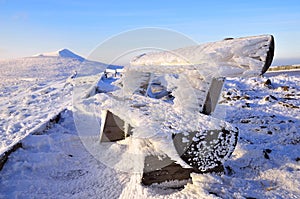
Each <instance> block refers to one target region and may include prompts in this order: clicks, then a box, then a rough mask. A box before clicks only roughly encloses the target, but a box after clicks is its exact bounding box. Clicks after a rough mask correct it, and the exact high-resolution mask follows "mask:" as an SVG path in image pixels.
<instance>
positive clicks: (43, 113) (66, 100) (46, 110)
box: [0, 50, 104, 154]
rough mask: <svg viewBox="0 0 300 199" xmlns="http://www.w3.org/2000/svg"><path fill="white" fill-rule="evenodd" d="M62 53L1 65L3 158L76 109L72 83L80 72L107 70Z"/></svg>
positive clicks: (0, 152)
mask: <svg viewBox="0 0 300 199" xmlns="http://www.w3.org/2000/svg"><path fill="white" fill-rule="evenodd" d="M59 52H61V51H57V52H55V53H48V54H51V55H53V56H34V57H26V58H20V59H12V60H5V61H1V62H0V77H1V82H0V109H1V112H0V154H2V153H3V152H5V151H6V150H7V148H9V147H11V146H13V145H14V144H16V143H17V142H18V141H19V140H21V139H22V138H24V137H25V136H26V135H28V134H30V132H32V131H35V130H37V129H38V128H39V126H40V125H42V124H44V123H45V122H47V121H49V119H52V117H54V116H56V115H57V114H58V113H59V112H60V111H62V110H63V109H65V108H66V107H68V106H72V87H73V85H72V83H70V82H69V81H68V79H70V78H72V76H76V73H77V71H78V70H81V68H86V69H85V70H82V71H84V73H83V74H90V73H97V72H100V71H103V70H104V64H102V63H99V62H91V61H83V60H82V58H80V59H78V57H79V56H75V57H74V56H73V54H72V53H71V52H70V51H68V50H64V51H63V52H69V54H67V55H65V54H63V55H64V56H60V54H59ZM55 54H57V55H59V56H55ZM68 55H69V56H68ZM96 70H98V71H96Z"/></svg>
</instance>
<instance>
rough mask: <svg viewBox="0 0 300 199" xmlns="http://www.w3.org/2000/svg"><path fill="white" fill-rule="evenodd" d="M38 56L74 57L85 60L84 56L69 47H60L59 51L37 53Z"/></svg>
mask: <svg viewBox="0 0 300 199" xmlns="http://www.w3.org/2000/svg"><path fill="white" fill-rule="evenodd" d="M35 56H37V57H63V58H73V59H78V60H80V61H83V60H84V58H83V57H81V56H79V55H76V54H75V53H73V52H72V51H70V50H68V49H60V50H58V51H55V52H48V53H41V54H37V55H35Z"/></svg>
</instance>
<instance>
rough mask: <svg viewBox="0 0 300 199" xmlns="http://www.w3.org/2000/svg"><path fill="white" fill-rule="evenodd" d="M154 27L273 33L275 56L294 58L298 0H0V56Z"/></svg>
mask: <svg viewBox="0 0 300 199" xmlns="http://www.w3.org/2000/svg"><path fill="white" fill-rule="evenodd" d="M141 27H160V28H168V29H173V30H176V31H179V32H181V33H183V34H185V35H187V36H189V37H191V38H193V39H194V40H196V41H197V42H199V43H204V42H210V41H217V40H221V39H223V38H225V37H241V36H250V35H259V34H273V35H274V36H275V41H276V54H275V55H276V58H277V59H278V60H279V59H282V60H283V59H285V61H286V63H288V62H298V63H300V2H299V1H298V0H294V1H289V0H286V1H282V0H280V1H279V0H271V1H267V0H265V1H258V0H252V1H240V0H239V1H212V0H211V1H188V0H187V1H176V0H151V1H143V0H139V1H114V0H110V1H108V0H105V1H96V0H85V1H78V0H72V1H69V0H52V1H44V0H0V59H2V58H14V57H24V56H30V55H33V54H37V53H40V52H48V51H55V50H58V49H60V48H69V49H71V50H73V51H74V52H76V53H78V54H80V55H82V56H88V55H89V53H90V52H91V51H92V50H93V49H94V48H95V47H97V45H99V43H101V42H103V41H104V40H105V39H107V38H109V37H111V36H112V35H115V34H118V33H120V32H123V31H126V30H130V29H135V28H141Z"/></svg>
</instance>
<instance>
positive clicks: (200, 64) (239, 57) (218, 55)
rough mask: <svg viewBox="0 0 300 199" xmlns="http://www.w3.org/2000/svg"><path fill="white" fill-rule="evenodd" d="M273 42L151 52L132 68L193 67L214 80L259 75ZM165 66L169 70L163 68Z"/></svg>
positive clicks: (266, 38) (259, 39)
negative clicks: (214, 78) (222, 77)
mask: <svg viewBox="0 0 300 199" xmlns="http://www.w3.org/2000/svg"><path fill="white" fill-rule="evenodd" d="M272 39H273V38H272V36H271V35H261V36H253V37H244V38H236V39H232V38H230V39H226V40H223V41H218V42H211V43H206V44H201V45H198V46H191V47H186V48H180V49H176V50H172V51H164V52H156V53H148V54H144V55H141V56H138V57H136V58H134V59H133V60H132V61H131V65H132V66H133V67H134V68H135V69H136V70H137V69H141V70H145V69H146V70H147V68H150V67H151V69H152V68H156V70H164V69H165V68H168V67H167V66H169V67H171V68H172V70H180V69H181V68H182V67H185V68H186V67H188V66H190V68H191V69H196V70H198V71H199V73H200V74H202V75H204V76H213V77H221V76H235V75H237V74H239V75H250V74H251V75H259V74H261V73H262V69H263V67H264V64H265V62H266V59H267V52H268V51H269V47H270V45H271V42H272ZM162 65H163V66H166V67H160V66H162ZM145 66H147V67H145ZM176 66H177V67H176ZM151 69H150V70H151ZM169 71H170V69H169Z"/></svg>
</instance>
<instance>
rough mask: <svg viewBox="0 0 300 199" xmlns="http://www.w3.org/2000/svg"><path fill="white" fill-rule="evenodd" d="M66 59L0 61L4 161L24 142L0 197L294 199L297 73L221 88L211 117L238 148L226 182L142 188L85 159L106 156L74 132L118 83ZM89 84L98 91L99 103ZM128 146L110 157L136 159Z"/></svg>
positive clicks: (197, 178)
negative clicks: (231, 130) (229, 131)
mask: <svg viewBox="0 0 300 199" xmlns="http://www.w3.org/2000/svg"><path fill="white" fill-rule="evenodd" d="M67 54H68V56H61V55H60V54H59V53H58V54H57V53H56V54H55V53H50V54H44V55H43V56H37V57H30V58H22V59H17V60H8V61H1V62H0V76H1V86H0V99H1V102H0V108H1V113H0V114H1V115H0V150H1V151H0V154H2V155H3V154H4V152H6V151H8V150H9V149H10V148H11V147H12V146H13V145H15V144H16V143H18V142H20V143H21V145H20V146H19V148H18V149H17V150H16V151H14V152H12V153H11V154H10V155H9V158H8V161H7V162H6V164H4V166H3V168H2V170H1V171H0V198H295V199H296V198H299V197H300V189H299V187H300V163H299V161H300V155H299V149H300V147H299V145H300V130H299V129H300V95H299V93H300V71H294V72H293V73H289V72H277V73H266V74H265V76H264V77H244V78H227V79H226V81H225V85H224V87H223V90H222V93H221V97H220V99H219V103H218V106H217V109H216V111H215V113H214V117H216V118H217V119H220V120H224V121H226V122H228V123H230V124H232V125H233V126H234V127H237V128H239V140H238V144H237V146H236V149H235V150H234V152H233V154H232V156H231V157H230V158H229V159H228V160H227V161H225V163H224V167H225V174H223V175H217V174H196V173H193V174H192V179H191V180H190V181H188V182H184V183H182V182H177V181H174V182H167V183H163V184H160V185H157V184H153V185H151V186H143V185H141V183H140V180H141V173H134V172H124V171H120V170H118V169H114V168H112V167H110V165H108V164H106V163H105V162H103V161H99V159H97V158H95V156H94V154H93V153H91V150H96V151H98V153H99V155H100V156H101V154H102V152H103V151H101V149H105V148H103V147H102V146H98V143H99V140H98V139H99V137H97V134H90V137H89V138H92V139H93V140H92V141H91V142H89V143H91V148H89V147H87V146H86V143H87V142H84V141H83V140H82V139H83V138H82V136H83V135H82V134H79V133H78V130H80V131H81V130H82V129H85V132H87V134H89V132H96V133H97V132H100V129H92V127H94V126H93V125H94V124H93V125H92V124H91V126H89V125H87V126H80V125H78V123H77V122H76V123H75V121H77V120H78V118H77V117H78V114H85V115H84V117H82V118H89V117H90V116H91V115H93V114H95V110H96V112H97V111H98V110H97V105H100V104H101V103H103V104H104V103H105V101H104V100H103V99H108V97H106V95H107V96H110V93H111V92H114V91H116V92H117V90H118V88H117V87H116V84H115V82H117V81H118V78H115V77H113V76H109V77H107V78H104V73H103V71H104V69H105V67H106V66H105V65H104V64H102V63H98V62H90V61H88V60H85V61H83V60H81V59H77V58H76V57H74V56H73V55H72V54H71V53H67ZM76 71H77V72H76ZM78 71H80V72H78ZM75 76H76V77H75ZM74 77H75V79H74ZM99 80H100V81H99ZM95 83H96V84H98V85H101V87H100V88H98V92H99V89H101V92H100V93H98V94H97V92H96V91H95V89H96V88H95ZM101 100H102V101H101ZM138 100H139V99H136V101H138ZM95 102H96V103H95ZM97 103H98V104H97ZM91 104H92V105H93V106H89V105H91ZM95 105H96V108H95V107H94V106H95ZM112 105H113V104H110V103H108V104H107V106H112ZM101 106H102V105H101ZM119 106H120V110H121V108H122V107H121V105H119ZM154 106H156V105H155V103H154V105H153V107H154ZM157 106H158V105H157ZM86 107H89V108H90V112H88V111H87V110H86ZM115 109H118V107H117V106H116V107H115ZM82 110H84V111H82ZM164 110H165V109H164ZM166 110H167V106H166ZM146 111H147V110H146ZM120 112H121V111H120ZM126 113H128V112H126ZM126 113H124V114H125V115H126ZM120 114H121V113H120ZM134 114H135V113H134ZM157 115H158V116H160V115H159V114H157ZM138 116H139V115H138V114H137V115H135V117H132V118H136V117H138ZM50 119H52V120H51V121H50V122H49V120H50ZM88 122H91V121H90V120H88ZM97 122H98V123H99V122H101V121H100V118H99V121H97ZM97 122H96V123H97ZM132 122H133V123H134V122H136V123H138V122H139V121H137V120H135V121H132ZM176 122H179V121H176ZM83 124H85V123H84V121H83ZM180 125H182V124H180ZM187 128H192V127H189V126H188V125H187ZM149 130H153V129H149ZM143 136H146V135H143ZM134 139H135V138H134V137H133V138H132V137H129V138H128V139H126V140H124V141H121V142H120V143H112V144H110V145H109V146H108V148H109V149H111V150H115V151H116V152H120V154H122V153H121V152H122V150H134V149H133V148H134V147H135V146H130V145H129V147H128V148H126V147H125V148H124V146H127V145H126V144H128V143H130V142H131V141H132V140H134ZM142 144H143V143H141V145H142ZM101 147H102V148H101ZM122 147H123V148H122ZM156 148H159V146H157V147H156ZM164 150H168V149H164ZM94 152H95V151H94ZM171 153H172V152H170V154H171ZM92 154H93V155H92ZM122 158H123V159H124V161H125V163H126V159H125V157H120V159H122ZM126 158H129V159H127V161H128V160H130V157H126ZM174 158H176V157H174ZM123 164H124V163H123ZM182 164H184V163H182ZM182 185H183V186H182ZM174 187H181V188H178V189H176V188H174Z"/></svg>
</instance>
